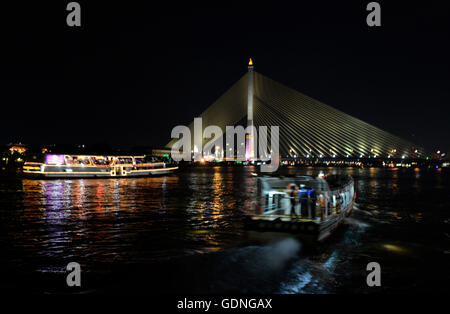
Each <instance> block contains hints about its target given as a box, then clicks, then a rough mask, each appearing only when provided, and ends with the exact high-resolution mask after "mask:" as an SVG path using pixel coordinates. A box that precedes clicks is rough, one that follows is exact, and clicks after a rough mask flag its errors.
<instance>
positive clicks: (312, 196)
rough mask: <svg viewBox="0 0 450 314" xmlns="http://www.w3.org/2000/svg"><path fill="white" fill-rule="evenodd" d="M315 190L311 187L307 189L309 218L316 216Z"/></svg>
mask: <svg viewBox="0 0 450 314" xmlns="http://www.w3.org/2000/svg"><path fill="white" fill-rule="evenodd" d="M316 200H317V197H316V191H315V190H314V189H313V188H311V189H310V190H308V201H309V202H308V203H309V208H310V212H309V217H310V218H311V219H315V218H316Z"/></svg>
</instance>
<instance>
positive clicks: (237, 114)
mask: <svg viewBox="0 0 450 314" xmlns="http://www.w3.org/2000/svg"><path fill="white" fill-rule="evenodd" d="M199 117H201V118H202V120H203V128H205V127H206V126H209V125H216V126H219V127H220V128H221V129H222V130H224V132H225V128H226V126H234V125H236V124H237V123H239V122H242V121H243V119H245V118H246V117H247V125H252V124H253V125H254V126H256V127H257V128H258V127H259V126H267V127H268V129H269V131H270V126H279V131H280V135H279V149H280V154H281V156H282V157H287V156H291V157H294V156H298V157H333V158H343V157H351V158H368V157H375V158H376V157H379V158H389V157H392V158H409V159H411V158H412V159H416V158H425V156H426V152H425V150H424V149H423V148H422V147H419V146H416V145H415V144H413V143H412V142H409V141H407V140H404V139H402V138H400V137H398V136H395V135H392V134H390V133H388V132H386V131H383V130H381V129H380V128H378V127H376V126H373V125H370V124H368V123H366V122H364V121H362V120H360V119H357V118H355V117H352V116H351V115H349V114H346V113H344V112H342V111H340V110H337V109H335V108H333V107H331V106H328V105H326V104H324V103H322V102H320V101H317V100H315V99H313V98H311V97H308V96H306V95H304V94H302V93H300V92H298V91H296V90H294V89H292V88H289V87H287V86H284V85H282V84H280V83H278V82H276V81H274V80H272V79H270V78H268V77H266V76H264V75H262V74H260V73H258V72H255V71H253V64H250V65H249V71H248V72H247V73H246V74H245V75H244V76H243V77H241V78H240V79H239V80H238V81H237V82H236V83H235V84H234V85H233V86H231V88H230V89H228V91H226V92H225V93H224V94H223V95H222V96H220V97H219V98H218V99H217V100H216V101H215V102H214V103H213V104H212V105H211V106H210V107H208V108H207V109H206V110H205V111H204V112H203V113H202V114H201V115H200V116H199ZM244 127H245V125H244ZM189 128H190V129H191V132H193V123H192V124H191V125H189ZM269 134H270V132H269ZM175 141H176V139H174V140H172V141H171V142H169V143H168V145H167V148H171V147H172V145H173V144H174V143H175Z"/></svg>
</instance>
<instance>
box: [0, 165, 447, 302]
mask: <svg viewBox="0 0 450 314" xmlns="http://www.w3.org/2000/svg"><path fill="white" fill-rule="evenodd" d="M285 170H287V171H290V172H295V171H296V172H298V173H299V174H308V175H317V174H318V173H319V171H323V172H324V173H330V172H334V173H349V174H351V175H352V176H353V177H354V179H355V185H356V190H357V198H356V205H355V210H354V212H353V214H352V215H351V216H350V217H349V218H347V219H346V222H345V224H344V225H343V226H342V227H341V228H340V229H339V230H338V231H337V232H336V233H335V234H334V235H333V237H332V238H331V239H330V240H329V241H327V242H326V243H324V244H323V245H321V246H320V247H319V248H318V249H316V250H309V249H308V250H307V249H306V248H305V247H304V246H303V245H302V243H301V242H298V241H297V240H294V239H286V240H283V241H280V242H276V243H253V242H250V241H249V240H248V239H247V238H246V236H245V231H244V229H243V218H244V216H245V215H246V214H250V213H252V211H253V203H254V197H255V192H256V188H255V180H256V179H255V178H254V177H252V176H250V172H251V171H252V169H251V168H225V167H224V168H219V167H216V168H204V169H201V168H192V169H186V170H184V171H183V172H181V173H179V174H177V175H173V176H167V177H151V178H135V179H133V178H128V179H106V180H105V179H88V180H20V179H16V178H0V227H1V229H0V230H1V231H0V232H1V233H0V246H1V255H0V267H1V269H0V276H1V278H2V280H1V283H0V289H1V291H2V292H16V291H25V292H32V293H72V292H76V293H144V294H145V293H155V292H157V293H215V294H220V293H287V294H291V293H294V294H296V293H373V292H375V293H380V292H381V293H410V292H413V293H421V292H428V293H436V292H442V293H448V292H450V288H449V287H450V285H449V283H450V269H449V261H450V258H449V257H450V173H449V172H448V171H445V170H439V171H438V170H425V169H421V170H413V169H398V170H392V169H374V168H371V169H341V168H323V169H307V168H299V169H285ZM70 262H77V263H79V264H80V265H81V270H82V286H81V288H69V287H67V285H66V275H67V273H68V272H67V271H66V265H67V264H68V263H70ZM369 262H378V263H379V264H380V266H381V284H382V285H381V287H368V286H367V284H366V276H367V274H368V273H369V272H368V271H367V270H366V266H367V264H368V263H369Z"/></svg>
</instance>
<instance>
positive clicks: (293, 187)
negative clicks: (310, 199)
mask: <svg viewBox="0 0 450 314" xmlns="http://www.w3.org/2000/svg"><path fill="white" fill-rule="evenodd" d="M297 190H298V188H297V185H295V184H291V185H290V191H289V198H290V199H291V214H290V216H291V218H292V217H293V216H294V217H296V218H298V215H297V212H296V211H295V207H296V206H297V200H298V193H297Z"/></svg>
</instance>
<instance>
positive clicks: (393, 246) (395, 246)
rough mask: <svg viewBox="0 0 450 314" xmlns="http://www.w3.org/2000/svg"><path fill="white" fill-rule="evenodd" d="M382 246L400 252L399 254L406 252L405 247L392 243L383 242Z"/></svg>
mask: <svg viewBox="0 0 450 314" xmlns="http://www.w3.org/2000/svg"><path fill="white" fill-rule="evenodd" d="M383 248H385V249H386V250H388V251H391V252H395V253H401V254H404V253H407V252H408V250H406V249H405V248H402V247H400V246H398V245H393V244H383Z"/></svg>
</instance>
